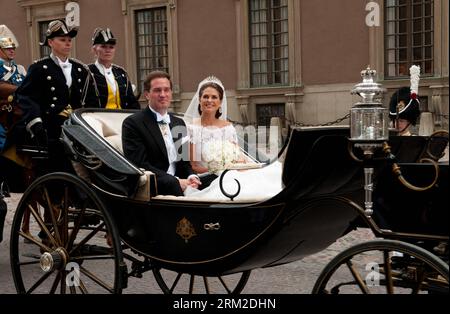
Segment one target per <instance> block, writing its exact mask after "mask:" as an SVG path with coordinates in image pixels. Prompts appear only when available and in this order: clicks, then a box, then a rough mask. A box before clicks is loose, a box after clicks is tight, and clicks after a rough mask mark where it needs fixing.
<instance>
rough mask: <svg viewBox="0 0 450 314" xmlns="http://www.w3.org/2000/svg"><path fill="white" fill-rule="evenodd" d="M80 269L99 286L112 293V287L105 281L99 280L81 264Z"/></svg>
mask: <svg viewBox="0 0 450 314" xmlns="http://www.w3.org/2000/svg"><path fill="white" fill-rule="evenodd" d="M80 271H81V272H82V273H83V274H85V275H86V276H88V277H89V278H90V279H92V280H93V281H94V282H96V283H97V284H98V285H99V286H101V287H103V288H104V289H105V290H107V291H108V292H110V293H114V291H113V288H112V287H111V286H108V285H107V284H106V283H104V282H103V281H102V280H100V279H99V278H98V277H97V276H95V275H94V274H93V273H91V272H90V271H89V270H87V269H86V268H84V267H83V266H80Z"/></svg>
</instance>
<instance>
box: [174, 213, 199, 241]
mask: <svg viewBox="0 0 450 314" xmlns="http://www.w3.org/2000/svg"><path fill="white" fill-rule="evenodd" d="M176 232H177V234H178V235H179V236H180V237H182V238H183V239H184V241H185V242H186V243H187V242H188V240H189V239H190V238H192V237H193V236H196V235H197V234H196V233H195V229H194V226H193V225H192V223H191V222H190V221H189V220H187V219H186V217H183V219H181V220H180V221H179V222H178V223H177V230H176Z"/></svg>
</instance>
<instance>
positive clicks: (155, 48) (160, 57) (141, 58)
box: [135, 7, 169, 89]
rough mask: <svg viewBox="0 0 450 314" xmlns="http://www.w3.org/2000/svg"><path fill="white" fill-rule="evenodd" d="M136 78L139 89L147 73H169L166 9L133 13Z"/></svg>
mask: <svg viewBox="0 0 450 314" xmlns="http://www.w3.org/2000/svg"><path fill="white" fill-rule="evenodd" d="M135 21H136V48H137V55H136V57H137V58H136V59H137V78H138V83H139V87H140V89H141V88H142V85H143V82H144V80H145V78H146V76H147V75H148V73H149V72H151V71H154V70H162V71H166V72H169V59H168V58H169V56H168V55H169V54H168V45H167V16H166V8H165V7H163V8H154V9H146V10H139V11H135Z"/></svg>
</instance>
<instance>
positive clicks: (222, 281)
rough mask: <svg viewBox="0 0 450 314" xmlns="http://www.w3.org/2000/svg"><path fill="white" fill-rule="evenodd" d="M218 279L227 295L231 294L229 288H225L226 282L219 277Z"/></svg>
mask: <svg viewBox="0 0 450 314" xmlns="http://www.w3.org/2000/svg"><path fill="white" fill-rule="evenodd" d="M218 278H219V280H220V282H221V283H222V286H223V287H224V288H225V290H227V293H228V294H231V290H230V288H228V286H227V284H226V282H225V281H224V280H223V278H222V276H219V277H218Z"/></svg>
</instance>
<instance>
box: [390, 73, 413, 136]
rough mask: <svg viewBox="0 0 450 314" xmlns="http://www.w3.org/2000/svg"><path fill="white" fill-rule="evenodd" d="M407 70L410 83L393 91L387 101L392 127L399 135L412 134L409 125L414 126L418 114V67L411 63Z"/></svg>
mask: <svg viewBox="0 0 450 314" xmlns="http://www.w3.org/2000/svg"><path fill="white" fill-rule="evenodd" d="M409 71H410V80H411V85H410V86H409V87H406V86H405V87H401V88H400V89H398V90H397V91H395V92H394V94H393V95H392V97H391V101H390V103H389V117H390V118H391V120H392V122H393V127H394V128H395V129H397V131H398V134H399V135H401V136H410V135H412V134H411V131H410V126H411V125H413V126H415V125H416V123H417V119H418V118H419V116H420V103H419V99H418V94H419V92H418V90H419V80H420V67H418V66H416V65H413V66H411V68H410V70H409Z"/></svg>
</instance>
